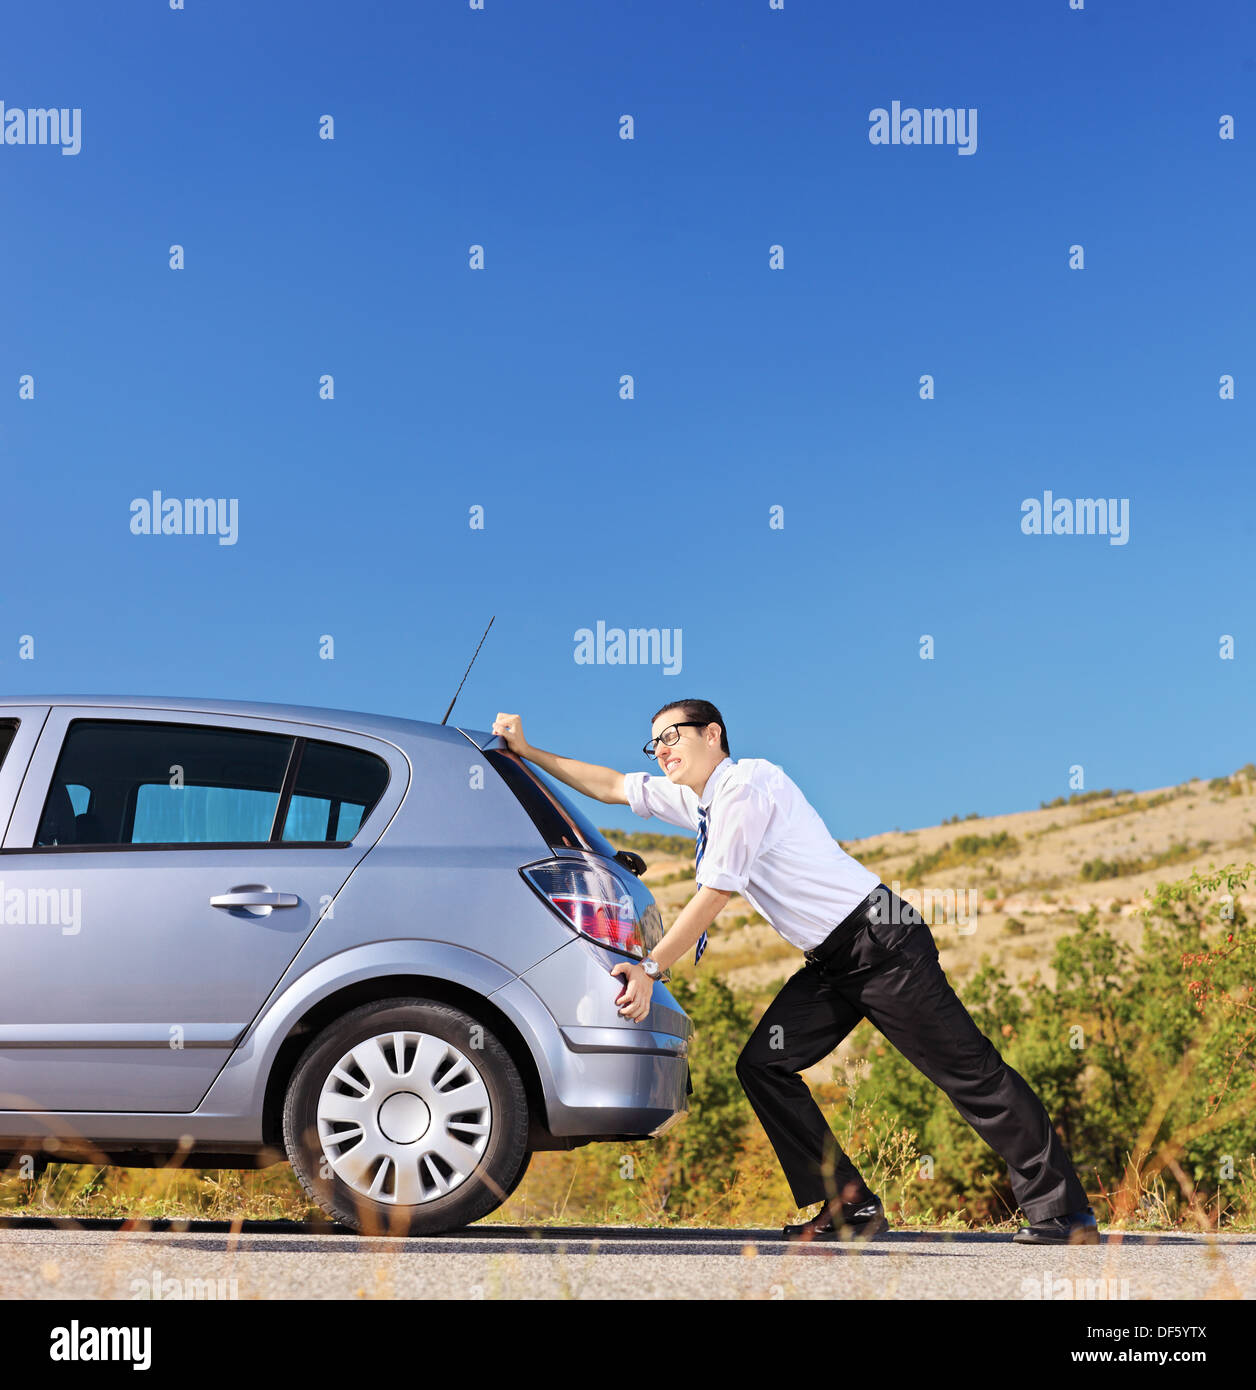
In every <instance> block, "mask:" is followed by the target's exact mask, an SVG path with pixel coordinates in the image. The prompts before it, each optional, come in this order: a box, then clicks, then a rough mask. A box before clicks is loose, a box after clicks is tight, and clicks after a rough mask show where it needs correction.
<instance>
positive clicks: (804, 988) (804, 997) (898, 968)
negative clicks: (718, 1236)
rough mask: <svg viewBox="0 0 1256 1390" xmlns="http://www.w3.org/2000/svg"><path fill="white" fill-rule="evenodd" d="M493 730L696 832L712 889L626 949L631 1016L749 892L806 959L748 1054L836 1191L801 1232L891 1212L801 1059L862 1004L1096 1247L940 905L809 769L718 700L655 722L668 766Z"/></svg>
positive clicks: (796, 1236)
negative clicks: (912, 898)
mask: <svg viewBox="0 0 1256 1390" xmlns="http://www.w3.org/2000/svg"><path fill="white" fill-rule="evenodd" d="M493 732H494V733H495V734H499V735H500V736H501V737H502V738H504V739H505V741H506V743H507V745H508V746H509V747H510V749H511V751H512V752H515V753H518V754H519V755H520V756H521V757H524V758H527V759H528V760H529V761H530V762H533V763H535V764H536V765H537V766H538V767H540V768H542V769H543V770H544V771H546V772H548V773H550V774H551V775H552V776H554V777H557V778H559V779H560V780H561V781H563V782H565V783H567V785H568V786H570V787H574V788H575V789H576V791H578V792H582V793H584V795H586V796H591V797H594V798H596V799H597V800H598V801H604V802H609V803H619V802H623V803H627V804H628V805H629V806H631V807H632V809H633V811H635V812H636V814H637V815H639V816H646V817H649V816H658V817H660V818H661V819H663V820H666V821H670V822H671V823H672V824H673V825H680V826H684V827H685V828H686V829H689V830H695V831H697V842H696V855H695V857H696V862H697V871H696V882H697V885H698V891H697V892H696V893H695V894H694V896H693V897H692V898H690V900H689V901H688V902H687V903H686V904H685V906H684V907H683V908H682V909H681V912H680V915H679V916H678V917H677V918H676V920H675V922H673V923H672V925H671V927H670V928H669V929H668V930H667V932H666V933H665V934H664V935H663V938H662V940H661V941H660V942H659V944H658V945H657V946H656V947H655V948H654V950H653V951H651V953H650V955H649V956H647V957H646V958H645V960H644V961H643V962H642V963H641V964H637V963H635V962H627V961H624V962H621V963H619V964H617V965H616V966H614V967H613V969H612V971H611V973H612V974H613V975H620V976H622V977H623V978H624V981H625V985H624V989H623V992H622V994H621V995H620V996H619V999H618V1001H617V1002H618V1003H619V1005H620V1008H619V1012H620V1014H621V1015H622V1016H623V1017H625V1018H628V1019H632V1020H634V1021H637V1022H639V1021H640V1020H642V1019H644V1018H645V1017H646V1016H647V1014H648V1013H649V1008H650V994H651V991H652V989H653V987H654V986H653V982H654V980H655V979H657V978H658V974H659V972H660V971H661V970H666V969H667V968H668V967H669V966H671V965H673V964H675V962H676V961H678V960H680V959H681V958H682V957H683V956H684V955H685V954H686V953H687V952H688V951H690V950H694V949H695V948H696V957H697V959H699V960H700V959H701V955H702V950H703V948H704V946H705V944H706V932H707V928H708V927H709V926H710V925H711V923H712V922H713V921H714V920H715V918H716V917H717V916H718V915H719V913H720V911H721V909H722V908H723V907H724V905H725V904H726V903H727V902H728V900H729V898H731V897H732V896H733V894H734V893H740V894H741V895H742V896H743V897H744V898H745V899H746V901H747V902H749V903H750V905H751V906H752V907H753V908H754V909H755V911H756V912H758V913H759V914H760V916H762V917H763V918H765V919H766V921H767V922H768V923H769V924H770V925H771V926H772V927H773V928H774V929H775V930H776V931H777V932H779V933H780V935H781V936H782V937H784V938H785V940H787V941H789V942H790V943H792V944H793V945H795V946H797V947H798V948H799V949H800V950H801V951H802V952H803V956H804V959H805V962H806V963H805V965H804V966H803V968H802V969H801V970H799V971H798V972H797V973H796V974H795V975H792V976H791V977H790V978H789V979H788V980H786V982H785V984H784V986H783V987H782V988H781V990H780V992H779V993H778V994H777V996H776V998H775V999H774V1000H773V1001H772V1003H771V1004H770V1005H769V1006H768V1009H767V1012H766V1013H765V1014H764V1015H763V1017H762V1019H761V1020H760V1021H759V1024H758V1026H757V1027H756V1028H755V1030H754V1032H753V1033H752V1034H751V1036H750V1039H749V1041H748V1042H747V1043H746V1045H745V1048H744V1049H743V1051H742V1053H741V1055H740V1057H739V1058H738V1060H737V1076H738V1079H739V1080H740V1082H741V1084H742V1086H743V1088H744V1089H745V1092H746V1095H747V1097H748V1099H749V1101H750V1104H751V1106H752V1108H753V1109H754V1112H755V1114H756V1115H757V1116H758V1118H759V1121H760V1123H761V1124H762V1125H763V1127H764V1129H765V1130H766V1131H767V1135H768V1138H769V1139H770V1140H771V1142H772V1147H773V1148H774V1149H775V1151H776V1156H777V1158H778V1159H779V1160H780V1163H781V1167H782V1168H783V1169H784V1171H785V1177H786V1180H787V1181H788V1183H789V1186H790V1191H791V1192H792V1193H793V1196H794V1201H795V1202H796V1203H797V1205H798V1207H799V1209H800V1210H801V1209H802V1208H804V1207H808V1206H811V1205H812V1204H814V1203H816V1202H823V1203H824V1206H823V1207H822V1209H821V1210H820V1211H819V1212H818V1213H817V1214H816V1215H815V1216H813V1217H812V1218H811V1219H810V1220H808V1221H805V1222H803V1223H802V1224H800V1225H787V1226H786V1227H785V1228H784V1229H785V1234H786V1235H787V1237H789V1238H790V1239H793V1240H816V1239H845V1238H849V1237H851V1236H858V1237H861V1238H867V1237H869V1236H872V1235H875V1234H878V1233H879V1232H881V1231H883V1230H885V1229H886V1227H887V1224H888V1223H887V1222H886V1219H885V1213H884V1210H883V1208H882V1204H881V1201H880V1199H879V1198H878V1197H876V1196H875V1195H874V1194H873V1193H872V1192H871V1191H870V1190H869V1189H868V1187H867V1186H866V1185H865V1183H864V1181H863V1179H862V1178H861V1177H860V1175H859V1172H858V1170H857V1169H856V1168H855V1166H854V1164H853V1163H852V1162H851V1161H850V1159H849V1158H848V1157H847V1155H846V1154H845V1153H844V1152H843V1151H842V1148H841V1146H840V1145H839V1144H838V1143H837V1141H836V1139H835V1138H834V1136H833V1133H832V1131H831V1130H830V1129H829V1126H828V1125H827V1124H826V1123H825V1120H824V1116H823V1114H822V1113H821V1111H820V1108H819V1107H818V1106H817V1105H816V1103H815V1100H814V1099H813V1098H812V1096H811V1093H810V1091H809V1090H808V1089H807V1087H806V1084H805V1083H804V1082H803V1080H802V1077H801V1076H800V1075H799V1074H798V1073H799V1072H801V1071H803V1070H805V1069H806V1068H807V1067H810V1066H813V1065H814V1064H815V1063H816V1062H818V1061H820V1060H821V1059H822V1058H824V1057H826V1056H828V1054H829V1053H830V1052H832V1050H833V1049H834V1048H835V1047H836V1046H837V1044H838V1043H839V1042H840V1041H841V1040H842V1038H844V1037H845V1036H846V1035H847V1033H849V1032H850V1031H851V1029H852V1028H854V1026H855V1025H856V1024H857V1023H858V1022H859V1020H860V1019H861V1018H864V1017H866V1018H868V1019H870V1020H871V1021H872V1023H873V1025H874V1026H875V1027H876V1028H877V1029H878V1030H879V1031H880V1032H881V1033H882V1034H884V1036H885V1037H886V1038H887V1039H888V1040H889V1041H890V1043H892V1044H893V1046H895V1047H896V1048H898V1050H899V1051H900V1052H901V1053H902V1054H903V1055H904V1056H905V1057H906V1058H907V1059H908V1060H909V1061H910V1062H911V1063H912V1064H913V1065H914V1066H916V1067H917V1068H919V1070H920V1071H922V1072H923V1073H924V1074H925V1075H926V1076H927V1077H928V1078H929V1079H930V1080H931V1081H933V1082H935V1083H936V1084H937V1085H938V1086H940V1087H941V1088H942V1089H943V1090H944V1091H945V1092H946V1094H947V1095H948V1096H949V1097H950V1099H951V1101H952V1103H953V1104H954V1105H955V1108H956V1109H957V1110H958V1111H959V1113H960V1114H961V1115H962V1116H963V1117H964V1119H965V1120H967V1121H968V1123H969V1124H970V1125H971V1126H972V1127H973V1128H974V1129H975V1130H976V1131H977V1133H978V1134H979V1135H980V1136H981V1137H982V1139H984V1140H985V1141H986V1143H988V1144H989V1145H990V1146H991V1148H993V1149H994V1150H995V1151H996V1152H997V1153H998V1154H1000V1155H1001V1156H1002V1158H1003V1159H1004V1160H1005V1161H1006V1162H1007V1164H1008V1168H1009V1175H1010V1180H1011V1184H1012V1191H1013V1192H1014V1193H1015V1194H1016V1200H1017V1201H1018V1203H1019V1204H1020V1207H1021V1209H1022V1210H1023V1211H1024V1213H1025V1215H1026V1216H1027V1217H1028V1218H1029V1222H1030V1224H1029V1225H1028V1226H1026V1227H1024V1228H1022V1229H1021V1230H1020V1231H1018V1232H1017V1234H1016V1235H1015V1236H1014V1237H1013V1239H1014V1240H1017V1241H1021V1242H1025V1243H1033V1244H1072V1243H1081V1244H1098V1242H1099V1230H1098V1226H1097V1225H1096V1222H1095V1217H1094V1213H1093V1212H1092V1211H1091V1209H1090V1206H1089V1205H1088V1204H1087V1201H1086V1194H1085V1191H1084V1190H1083V1188H1082V1185H1081V1183H1080V1182H1079V1181H1078V1178H1077V1174H1076V1172H1075V1171H1074V1169H1073V1165H1072V1163H1071V1161H1070V1160H1069V1157H1068V1154H1067V1153H1066V1152H1065V1150H1064V1145H1063V1144H1062V1143H1061V1141H1060V1138H1059V1136H1058V1135H1057V1134H1056V1132H1055V1130H1054V1128H1053V1126H1052V1124H1051V1119H1050V1116H1048V1114H1047V1112H1046V1110H1045V1109H1044V1108H1043V1105H1042V1102H1041V1101H1040V1100H1039V1099H1038V1097H1037V1096H1036V1095H1035V1094H1034V1092H1033V1091H1032V1090H1031V1089H1030V1087H1029V1085H1028V1084H1027V1083H1026V1081H1025V1080H1024V1078H1023V1077H1022V1076H1021V1075H1020V1074H1019V1073H1018V1072H1016V1071H1014V1070H1013V1069H1012V1068H1011V1067H1009V1066H1008V1065H1007V1063H1006V1062H1005V1061H1004V1060H1003V1059H1002V1057H1000V1056H999V1054H998V1052H997V1051H996V1050H995V1048H994V1046H993V1045H992V1044H991V1042H990V1041H989V1039H988V1038H986V1037H985V1036H984V1035H983V1034H982V1033H981V1032H980V1030H979V1029H978V1028H977V1025H976V1024H975V1023H974V1022H973V1020H972V1018H971V1017H970V1016H969V1014H968V1012H967V1010H965V1008H964V1006H963V1005H962V1004H961V1003H960V1001H959V999H958V998H957V996H956V995H955V992H954V991H953V990H952V989H951V987H950V985H949V984H948V983H947V979H946V975H945V974H944V973H943V971H942V967H941V966H940V965H939V963H938V951H937V947H936V946H935V945H934V942H933V936H932V933H931V932H930V931H929V928H928V926H927V925H926V923H925V921H924V918H923V917H921V916H920V914H919V913H917V912H916V911H915V910H914V909H913V908H912V907H911V906H910V905H909V904H907V903H905V902H903V900H902V899H901V898H900V897H899V896H898V895H897V894H896V893H893V892H891V891H890V889H889V888H887V887H886V885H885V884H884V883H881V882H880V881H879V880H878V879H877V876H876V874H874V873H872V872H871V870H869V869H866V868H865V867H864V866H863V865H862V864H860V863H858V862H857V861H856V860H855V859H853V858H852V857H851V856H850V855H848V854H847V853H846V852H845V851H844V850H843V849H842V848H841V846H840V845H839V844H838V843H837V841H836V840H834V839H833V837H832V836H831V835H830V834H829V833H828V831H827V829H826V828H825V825H824V822H823V821H822V820H821V819H820V816H819V814H818V813H817V812H816V811H815V809H814V808H813V807H812V806H811V805H810V804H809V803H808V802H807V800H806V798H805V797H804V796H803V794H802V792H801V791H800V790H799V789H798V787H797V786H796V785H795V784H794V782H793V781H791V779H790V778H789V777H787V776H786V774H785V773H784V772H783V771H782V770H781V768H779V767H777V766H776V764H774V763H771V762H768V761H767V760H766V759H763V758H741V759H738V760H736V761H734V759H733V758H732V756H731V755H730V753H729V746H728V735H727V732H726V726H725V724H724V718H723V716H722V715H721V714H720V712H719V710H718V709H716V707H715V706H714V705H713V704H711V703H710V701H708V700H677V701H675V702H674V703H672V704H669V705H665V706H664V707H663V708H662V709H661V710H659V712H658V713H657V714H656V715H655V716H654V718H653V720H652V721H651V738H650V741H649V743H647V744H646V746H645V750H644V751H645V753H646V756H647V757H648V758H650V759H651V760H652V761H657V763H658V765H659V775H651V774H649V773H645V772H629V773H621V772H616V771H615V770H614V769H613V768H609V767H598V766H596V765H594V764H591V763H582V762H577V761H576V760H575V759H573V758H564V757H560V756H558V755H557V754H555V753H547V752H545V751H544V750H542V749H539V748H533V747H532V746H531V745H530V744H529V743H528V742H527V740H526V739H525V738H524V735H523V725H522V722H521V721H520V719H519V716H518V715H514V714H499V715H498V716H497V719H496V720H495V721H494V723H493Z"/></svg>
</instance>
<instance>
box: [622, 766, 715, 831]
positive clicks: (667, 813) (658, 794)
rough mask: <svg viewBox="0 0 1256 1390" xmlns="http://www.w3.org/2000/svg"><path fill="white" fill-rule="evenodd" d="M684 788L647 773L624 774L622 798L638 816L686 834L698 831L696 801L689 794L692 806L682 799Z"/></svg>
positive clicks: (691, 794)
mask: <svg viewBox="0 0 1256 1390" xmlns="http://www.w3.org/2000/svg"><path fill="white" fill-rule="evenodd" d="M684 792H685V788H683V787H678V786H677V785H676V784H675V783H674V782H669V781H668V780H667V778H666V777H654V776H652V775H651V774H650V773H648V772H625V773H624V795H625V796H626V797H627V798H628V805H629V806H630V807H631V808H632V809H633V810H634V811H635V812H636V813H637V815H639V816H645V817H649V816H657V817H658V818H659V819H660V820H665V821H668V822H669V823H670V824H672V825H681V826H684V828H685V829H686V830H697V828H698V798H697V797H696V796H694V794H693V793H692V792H690V793H689V795H690V797H691V798H692V805H691V804H690V802H689V801H687V800H686V799H685V795H684Z"/></svg>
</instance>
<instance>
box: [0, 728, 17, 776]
mask: <svg viewBox="0 0 1256 1390" xmlns="http://www.w3.org/2000/svg"><path fill="white" fill-rule="evenodd" d="M16 733H17V725H16V724H14V723H12V722H10V723H8V724H0V767H3V766H4V760H5V758H6V757H7V756H8V752H9V748H10V746H11V745H12V743H13V736H14V734H16Z"/></svg>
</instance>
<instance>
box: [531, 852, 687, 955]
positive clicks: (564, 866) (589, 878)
mask: <svg viewBox="0 0 1256 1390" xmlns="http://www.w3.org/2000/svg"><path fill="white" fill-rule="evenodd" d="M519 872H520V873H521V874H522V875H523V877H524V878H525V879H526V880H527V881H528V883H530V884H531V885H532V887H533V888H534V889H535V890H536V891H537V893H539V894H540V896H541V897H542V898H544V899H545V901H546V902H547V903H549V905H550V906H551V907H552V908H553V909H554V911H555V912H557V913H558V914H559V916H560V917H562V918H563V919H564V920H565V921H566V922H567V923H568V925H569V926H571V927H572V929H573V930H575V931H578V932H579V933H580V935H581V936H587V937H588V938H589V940H590V941H596V942H597V943H598V945H599V946H609V947H610V949H611V950H612V951H621V952H622V953H623V954H624V955H628V956H636V957H637V959H638V960H639V959H640V958H641V957H642V956H644V955H645V954H646V952H647V951H649V950H650V949H651V948H652V947H653V946H655V945H656V944H657V943H658V941H659V938H660V937H661V936H662V918H661V917H660V916H659V910H658V908H657V907H656V906H655V905H654V903H653V902H650V903H648V905H647V906H646V907H645V908H644V910H642V909H641V907H640V906H639V899H640V894H639V891H636V892H634V891H633V889H632V888H630V887H629V885H628V884H627V883H625V882H624V881H623V880H622V879H621V878H620V877H619V876H618V874H616V873H614V872H613V871H612V870H610V869H608V868H603V867H602V866H601V865H599V864H594V863H592V862H590V861H588V860H579V859H547V860H544V861H543V862H542V863H539V864H528V865H526V866H525V867H524V868H522V869H520V870H519Z"/></svg>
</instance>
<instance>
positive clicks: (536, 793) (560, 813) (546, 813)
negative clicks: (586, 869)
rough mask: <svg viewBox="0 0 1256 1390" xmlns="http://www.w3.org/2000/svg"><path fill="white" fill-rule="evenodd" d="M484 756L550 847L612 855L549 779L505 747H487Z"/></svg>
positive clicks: (594, 828) (604, 840)
mask: <svg viewBox="0 0 1256 1390" xmlns="http://www.w3.org/2000/svg"><path fill="white" fill-rule="evenodd" d="M484 756H485V757H486V758H487V759H488V760H489V762H491V763H492V764H493V766H494V767H495V768H496V769H497V771H498V772H500V773H501V775H502V778H503V780H504V781H505V783H506V785H507V786H508V787H509V788H510V790H511V791H512V792H514V794H515V795H516V796H517V797H518V798H519V802H520V804H521V805H522V806H523V809H524V810H525V811H526V812H527V813H528V815H529V816H531V817H532V822H533V824H534V825H535V826H536V828H537V829H538V830H539V831H540V832H541V835H542V837H543V838H544V840H545V843H546V844H547V845H549V846H551V847H552V848H554V849H558V848H566V849H591V850H592V851H593V852H594V853H595V854H604V855H606V857H607V858H608V859H613V858H614V857H615V846H614V845H613V844H611V842H610V841H609V840H608V839H607V838H606V836H605V835H603V834H602V832H601V831H600V830H599V829H598V828H597V826H595V825H594V824H593V823H592V821H590V820H589V819H588V817H587V816H585V815H583V814H582V813H581V812H580V811H579V810H577V809H576V807H575V806H573V805H572V804H571V802H570V801H568V800H567V798H566V797H565V796H564V795H563V794H562V792H560V791H559V790H558V787H557V786H556V785H555V783H554V781H553V779H552V778H550V777H547V776H546V775H545V773H543V772H542V771H541V769H540V768H538V767H533V766H532V764H531V763H528V762H525V761H524V760H523V759H522V758H521V757H519V755H518V754H517V753H511V752H509V751H508V750H507V749H505V748H487V749H485V750H484Z"/></svg>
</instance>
